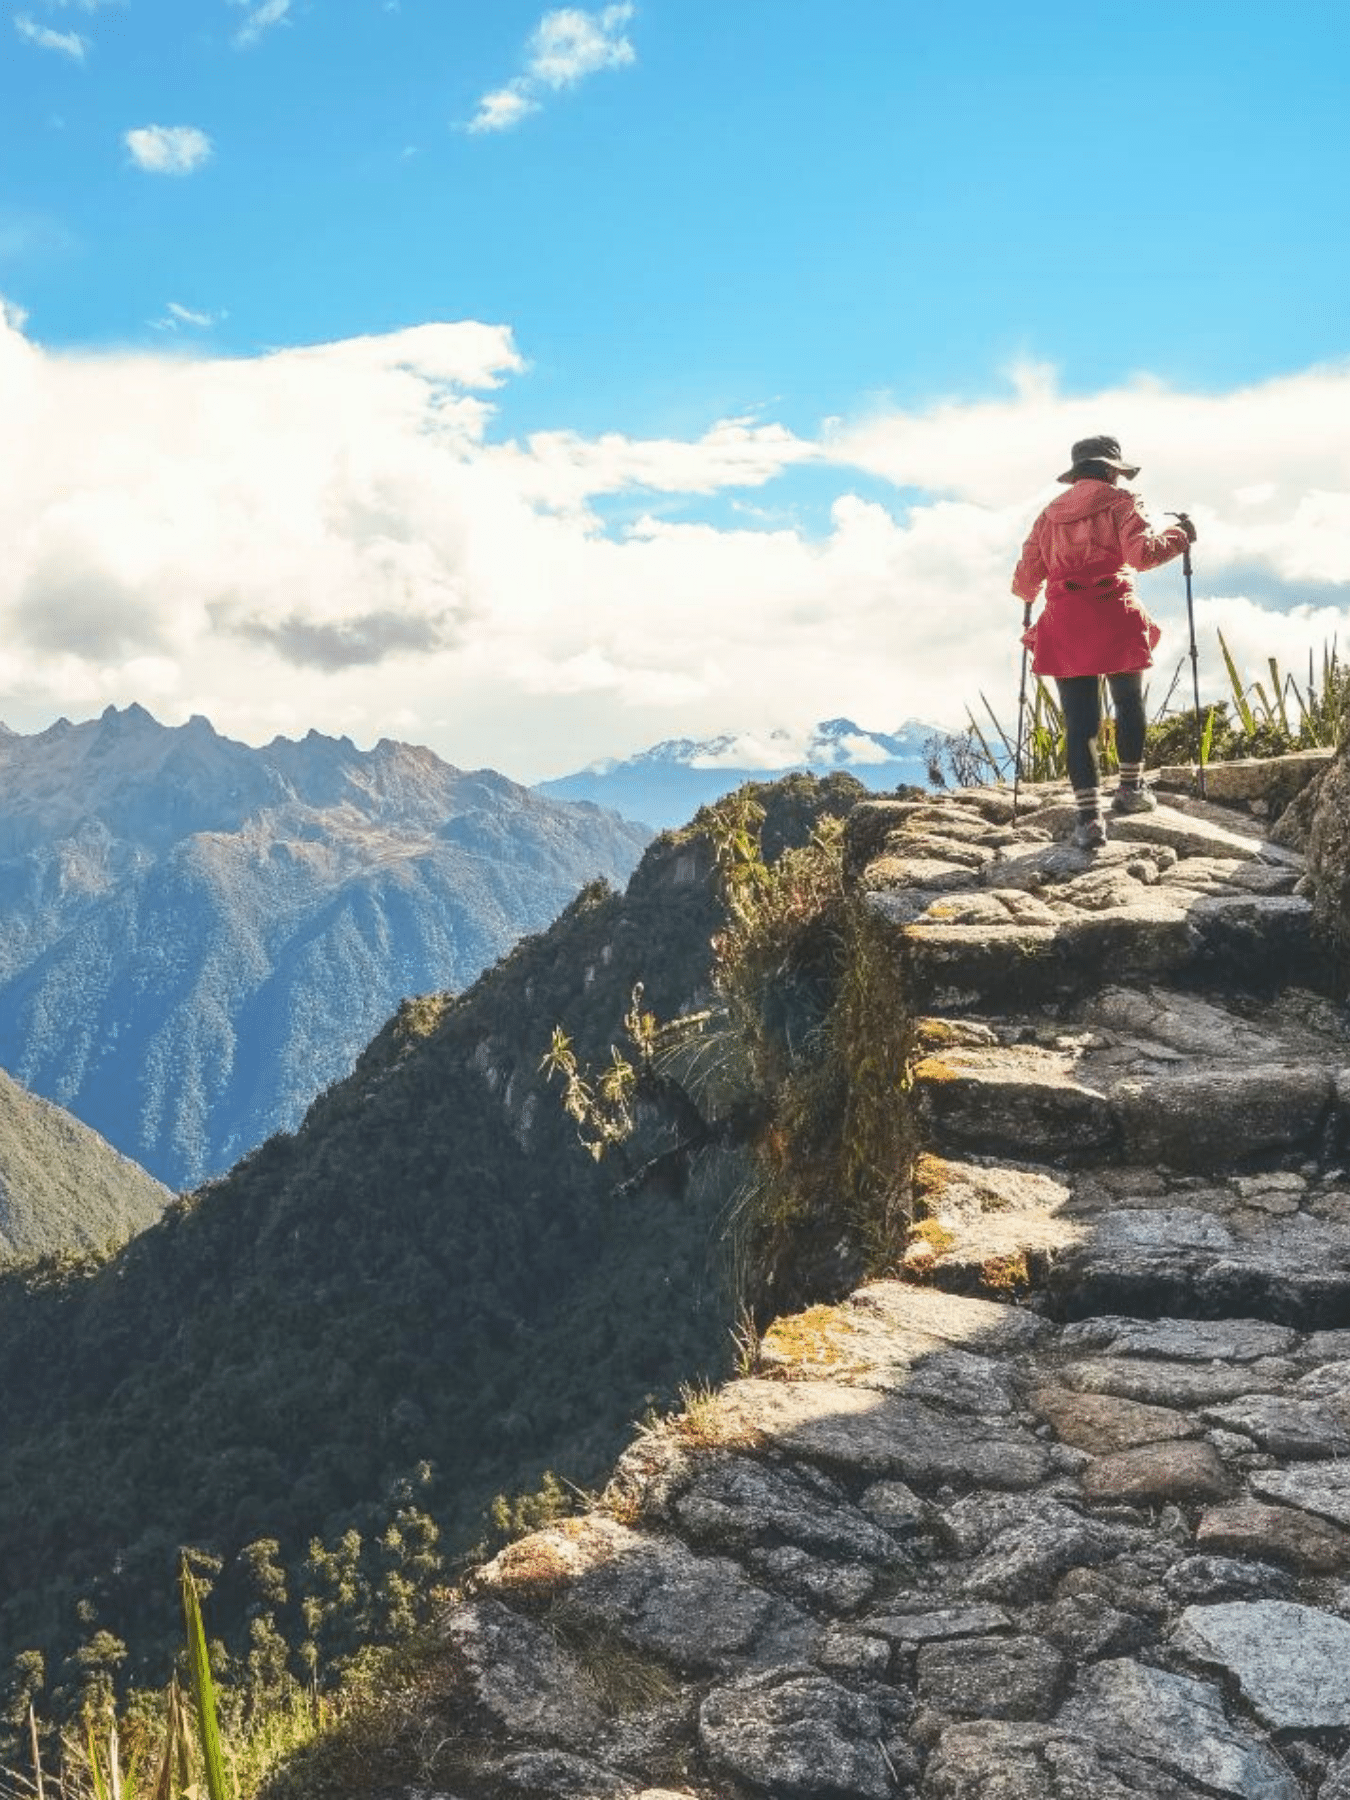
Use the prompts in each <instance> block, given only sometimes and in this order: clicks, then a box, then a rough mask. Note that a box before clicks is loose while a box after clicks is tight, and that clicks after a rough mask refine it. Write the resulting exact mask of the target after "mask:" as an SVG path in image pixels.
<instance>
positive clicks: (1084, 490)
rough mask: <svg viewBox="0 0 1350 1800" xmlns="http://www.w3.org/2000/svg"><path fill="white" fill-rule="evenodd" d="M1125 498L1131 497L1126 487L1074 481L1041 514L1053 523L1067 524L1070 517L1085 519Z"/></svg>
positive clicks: (1104, 482)
mask: <svg viewBox="0 0 1350 1800" xmlns="http://www.w3.org/2000/svg"><path fill="white" fill-rule="evenodd" d="M1127 498H1132V496H1131V495H1130V490H1129V489H1128V488H1119V487H1113V486H1112V484H1111V483H1110V482H1109V481H1075V482H1074V484H1073V486H1072V487H1070V488H1065V490H1064V492H1063V493H1062V494H1060V495H1059V496H1058V498H1057V499H1054V500H1052V501H1051V502H1050V504H1049V506H1047V507H1046V509H1045V512H1044V514H1043V515H1042V516H1043V517H1044V518H1047V519H1049V520H1050V521H1051V523H1052V524H1054V525H1067V524H1068V522H1069V520H1070V519H1086V518H1088V517H1089V516H1090V515H1091V514H1092V513H1098V512H1105V511H1106V509H1107V508H1108V507H1110V506H1115V505H1117V504H1118V503H1119V502H1120V501H1121V500H1122V499H1127Z"/></svg>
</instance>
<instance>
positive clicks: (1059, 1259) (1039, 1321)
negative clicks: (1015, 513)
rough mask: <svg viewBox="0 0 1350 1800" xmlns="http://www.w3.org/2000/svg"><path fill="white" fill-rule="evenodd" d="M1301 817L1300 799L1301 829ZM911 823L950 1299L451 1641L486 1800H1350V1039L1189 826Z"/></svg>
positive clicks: (1234, 857) (895, 859)
mask: <svg viewBox="0 0 1350 1800" xmlns="http://www.w3.org/2000/svg"><path fill="white" fill-rule="evenodd" d="M1258 797H1259V795H1258ZM1031 799H1032V807H1031V810H1030V811H1029V812H1028V813H1027V814H1026V815H1025V816H1024V817H1023V818H1022V819H1021V820H1019V821H1018V822H1017V823H1016V824H1014V823H1013V821H1012V819H1011V809H1010V806H1009V804H1008V797H1007V796H1006V794H1004V793H1002V792H997V791H989V792H982V793H974V794H967V795H960V796H955V797H952V798H948V799H945V800H943V801H941V802H937V803H931V802H925V803H922V804H918V803H915V804H906V803H898V802H891V803H883V802H875V803H871V804H869V805H867V806H865V807H862V808H860V809H859V812H858V814H857V815H855V819H854V821H853V822H852V825H851V828H850V845H851V853H852V866H853V873H854V877H855V879H856V880H857V881H858V882H859V883H860V884H861V886H862V888H863V889H864V890H865V891H866V892H867V893H868V894H869V896H870V898H869V901H868V904H869V905H871V906H873V907H874V908H875V909H876V910H877V911H878V913H879V914H880V915H881V916H882V917H883V918H884V919H886V920H888V921H889V922H891V923H892V924H893V925H894V927H895V931H896V942H897V951H898V953H899V954H902V955H904V956H905V957H906V958H907V959H908V961H909V962H910V965H911V968H912V971H913V976H914V979H915V981H916V982H917V983H919V984H920V987H921V989H922V991H923V992H924V993H925V995H926V997H927V1004H928V1006H929V1009H930V1016H929V1017H928V1018H927V1020H926V1021H925V1025H924V1028H923V1032H922V1049H923V1054H922V1058H921V1060H920V1061H919V1063H918V1065H917V1067H916V1070H915V1079H916V1087H917V1092H918V1096H919V1100H920V1104H921V1106H922V1109H923V1115H924V1118H925V1120H926V1136H927V1140H928V1144H929V1152H928V1154H926V1155H925V1156H924V1157H923V1158H922V1160H921V1163H920V1167H919V1171H918V1181H919V1186H920V1190H921V1192H922V1195H923V1197H924V1198H925V1200H926V1202H927V1206H928V1210H929V1213H930V1221H929V1223H928V1225H926V1226H925V1227H924V1228H923V1230H922V1231H921V1232H920V1233H919V1234H917V1235H916V1238H915V1241H914V1244H913V1246H912V1247H911V1251H910V1253H909V1256H908V1257H907V1265H908V1272H909V1279H906V1280H893V1281H885V1282H877V1283H874V1284H872V1285H870V1286H868V1287H865V1288H863V1289H861V1290H860V1291H859V1292H857V1293H855V1294H854V1295H853V1296H851V1297H850V1298H849V1299H848V1300H847V1301H846V1302H844V1303H843V1304H842V1305H840V1306H836V1307H817V1308H814V1309H812V1310H811V1311H810V1312H808V1313H805V1314H803V1315H800V1316H799V1317H797V1318H795V1319H789V1320H784V1321H780V1322H779V1324H778V1325H777V1326H775V1327H774V1328H773V1329H772V1330H771V1331H770V1332H769V1333H768V1334H767V1336H766V1338H765V1340H764V1343H763V1345H762V1347H761V1351H760V1356H759V1361H758V1364H757V1367H756V1369H755V1371H754V1373H753V1374H751V1375H749V1376H747V1377H745V1378H744V1379H740V1380H737V1381H734V1382H732V1383H730V1384H729V1385H728V1386H727V1387H726V1388H724V1389H723V1390H721V1391H720V1392H719V1393H718V1394H717V1395H715V1396H709V1397H708V1398H707V1399H706V1400H703V1401H700V1402H698V1403H697V1404H696V1405H694V1406H693V1407H691V1408H690V1410H689V1412H688V1413H687V1414H686V1415H685V1418H684V1419H683V1421H681V1422H680V1423H678V1424H676V1425H670V1426H666V1427H663V1428H662V1429H659V1430H657V1431H654V1432H651V1433H648V1434H646V1435H644V1436H643V1437H642V1438H640V1439H639V1441H638V1442H637V1443H636V1444H635V1445H634V1446H633V1448H632V1449H631V1450H630V1451H629V1452H628V1453H627V1454H626V1456H625V1457H624V1458H623V1460H622V1462H621V1463H620V1465H619V1468H618V1470H617V1472H616V1474H615V1477H614V1480H613V1482H612V1484H611V1486H610V1488H609V1490H608V1492H607V1494H606V1496H605V1500H604V1503H603V1505H602V1506H601V1508H600V1509H599V1510H597V1511H596V1512H595V1513H593V1514H591V1515H590V1516H588V1517H586V1518H584V1519H579V1520H571V1521H568V1522H566V1523H565V1524H563V1525H560V1526H558V1527H555V1528H553V1529H550V1530H548V1531H545V1532H541V1533H536V1534H534V1535H533V1536H531V1537H528V1538H525V1539H523V1540H521V1541H520V1542H518V1543H516V1544H514V1545H512V1546H510V1547H509V1548H508V1549H507V1550H505V1551H504V1552H503V1553H502V1554H501V1555H500V1556H499V1557H498V1558H497V1559H496V1561H495V1562H494V1563H492V1564H490V1565H489V1566H488V1567H487V1568H486V1569H485V1570H483V1571H482V1572H481V1574H480V1575H479V1577H478V1578H477V1579H476V1581H475V1583H474V1585H473V1590H472V1592H471V1594H470V1595H469V1596H468V1597H467V1598H466V1599H465V1600H464V1601H463V1602H462V1603H461V1604H459V1605H457V1606H456V1607H455V1609H454V1610H453V1612H452V1613H451V1615H450V1617H449V1619H448V1621H447V1627H446V1629H447V1632H448V1636H449V1640H450V1642H451V1643H452V1645H453V1646H454V1654H455V1655H456V1656H457V1657H458V1658H459V1659H460V1667H461V1669H462V1674H463V1686H464V1691H465V1693H466V1695H467V1696H468V1697H469V1699H468V1701H467V1702H466V1707H465V1710H464V1713H463V1716H462V1717H461V1718H459V1719H458V1720H457V1721H456V1722H455V1723H454V1724H453V1725H451V1724H447V1733H448V1734H452V1735H453V1736H454V1739H455V1744H456V1750H455V1757H456V1761H457V1763H458V1765H459V1766H460V1767H461V1770H462V1774H461V1775H460V1776H457V1777H456V1784H457V1785H456V1788H455V1793H456V1795H457V1796H459V1797H460V1800H482V1797H484V1796H498V1795H508V1794H520V1795H524V1796H540V1797H541V1800H545V1797H548V1800H551V1797H553V1796H563V1795H576V1796H596V1797H603V1800H609V1797H611V1796H637V1795H645V1796H646V1800H659V1797H660V1796H662V1795H665V1796H669V1795H672V1794H682V1795H686V1796H705V1797H708V1800H711V1797H713V1796H717V1797H719V1800H745V1797H748V1796H752V1795H766V1794H767V1795H771V1796H783V1797H784V1800H789V1797H791V1800H855V1797H858V1800H889V1797H891V1796H902V1795H909V1796H914V1797H915V1800H1127V1797H1138V1800H1350V1176H1347V1173H1346V1169H1345V1168H1344V1166H1343V1165H1342V1160H1341V1159H1342V1156H1343V1154H1345V1151H1346V1141H1347V1130H1348V1129H1350V1033H1347V1028H1346V1021H1345V1016H1344V1013H1343V1012H1342V1010H1341V1009H1339V1008H1337V1007H1335V1006H1333V1005H1331V1004H1330V1003H1329V1002H1328V1001H1326V1000H1325V999H1323V998H1321V997H1319V996H1318V994H1317V993H1316V992H1315V991H1314V989H1313V988H1312V987H1310V986H1309V982H1310V981H1311V980H1314V979H1315V977H1316V973H1317V967H1316V957H1315V952H1314V951H1313V949H1312V946H1311V944H1310V940H1309V933H1308V908H1307V905H1306V902H1305V901H1304V900H1303V899H1302V898H1301V897H1300V895H1299V894H1298V892H1297V891H1296V890H1297V884H1298V879H1299V865H1298V859H1297V858H1296V857H1295V856H1294V855H1293V854H1292V853H1291V852H1289V851H1287V850H1284V849H1282V848H1280V847H1279V846H1277V845H1274V844H1270V843H1267V842H1265V841H1264V840H1263V839H1262V836H1261V827H1260V825H1259V823H1258V822H1256V821H1254V820H1253V819H1252V817H1251V816H1250V814H1249V813H1248V812H1245V811H1243V810H1233V811H1223V810H1220V809H1218V808H1213V807H1204V806H1200V805H1198V804H1197V803H1193V802H1187V801H1185V800H1184V799H1182V798H1180V797H1179V798H1178V802H1177V804H1176V805H1175V806H1169V807H1166V808H1164V809H1161V810H1160V811H1159V812H1158V813H1156V814H1153V815H1144V816H1140V817H1137V818H1133V819H1130V820H1128V821H1124V822H1122V824H1121V827H1120V829H1119V830H1118V831H1117V832H1116V833H1115V835H1114V841H1113V842H1112V843H1111V844H1110V845H1109V846H1108V848H1107V850H1106V851H1105V852H1102V853H1099V854H1097V855H1095V856H1091V855H1088V854H1086V853H1080V852H1074V851H1073V850H1071V849H1068V848H1067V847H1065V846H1064V845H1063V844H1062V843H1058V842H1056V841H1055V840H1054V837H1053V835H1052V834H1053V833H1054V832H1055V831H1056V830H1058V829H1062V828H1063V825H1064V824H1065V822H1066V819H1065V813H1064V809H1063V808H1062V807H1061V806H1060V805H1059V804H1058V797H1057V795H1056V794H1055V793H1054V792H1053V791H1051V792H1048V793H1047V792H1038V793H1036V794H1034V795H1033V796H1032V797H1031Z"/></svg>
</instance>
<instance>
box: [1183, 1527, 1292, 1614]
mask: <svg viewBox="0 0 1350 1800" xmlns="http://www.w3.org/2000/svg"><path fill="white" fill-rule="evenodd" d="M1244 1504H1247V1503H1246V1502H1243V1501H1239V1502H1238V1505H1239V1506H1241V1505H1244ZM1215 1510H1218V1509H1215ZM1208 1516H1209V1515H1208V1514H1207V1515H1206V1517H1208ZM1292 1585H1293V1584H1292V1583H1291V1581H1290V1579H1289V1577H1288V1575H1286V1574H1285V1572H1284V1570H1283V1569H1276V1568H1273V1567H1272V1566H1271V1564H1270V1563H1265V1562H1246V1561H1243V1562H1238V1561H1236V1560H1235V1559H1234V1558H1233V1557H1231V1556H1185V1557H1183V1558H1182V1560H1181V1561H1180V1562H1179V1563H1174V1564H1173V1565H1172V1567H1171V1568H1170V1569H1169V1570H1168V1571H1167V1573H1166V1575H1164V1577H1163V1587H1164V1588H1165V1589H1166V1591H1167V1594H1168V1597H1169V1599H1172V1600H1175V1601H1177V1602H1178V1603H1179V1604H1181V1605H1183V1606H1192V1605H1194V1604H1195V1603H1196V1602H1197V1601H1209V1600H1258V1599H1259V1600H1278V1599H1283V1598H1284V1596H1285V1595H1286V1594H1287V1593H1288V1592H1289V1591H1290V1589H1291V1587H1292Z"/></svg>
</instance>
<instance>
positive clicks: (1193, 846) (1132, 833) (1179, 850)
mask: <svg viewBox="0 0 1350 1800" xmlns="http://www.w3.org/2000/svg"><path fill="white" fill-rule="evenodd" d="M1111 836H1112V838H1113V839H1114V840H1115V841H1116V842H1117V843H1136V844H1164V845H1166V846H1167V848H1168V849H1169V850H1174V851H1175V852H1176V854H1177V855H1178V856H1179V857H1187V856H1223V857H1228V858H1230V859H1232V860H1234V861H1237V862H1249V861H1250V862H1256V861H1265V862H1273V863H1284V862H1287V861H1288V860H1289V859H1290V852H1289V851H1287V850H1280V849H1278V848H1276V847H1275V846H1274V845H1270V844H1265V843H1263V842H1262V841H1261V840H1260V839H1259V838H1253V837H1251V836H1249V835H1248V834H1247V833H1246V832H1243V831H1231V830H1228V829H1227V828H1226V827H1225V826H1223V825H1216V824H1212V823H1211V822H1210V821H1209V820H1208V819H1204V818H1199V817H1196V816H1194V815H1188V814H1186V813H1180V812H1177V811H1175V810H1174V809H1173V808H1172V807H1170V806H1160V807H1159V808H1158V810H1157V812H1152V813H1130V814H1127V815H1126V817H1124V818H1113V819H1112V820H1111Z"/></svg>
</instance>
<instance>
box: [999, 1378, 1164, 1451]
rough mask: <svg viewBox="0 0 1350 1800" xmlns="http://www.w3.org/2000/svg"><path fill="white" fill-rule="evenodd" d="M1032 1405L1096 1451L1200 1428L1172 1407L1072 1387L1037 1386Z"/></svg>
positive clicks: (1063, 1435)
mask: <svg viewBox="0 0 1350 1800" xmlns="http://www.w3.org/2000/svg"><path fill="white" fill-rule="evenodd" d="M1031 1409H1032V1411H1033V1412H1036V1413H1039V1414H1040V1416H1041V1418H1043V1419H1048V1420H1049V1422H1050V1424H1051V1425H1053V1426H1054V1428H1055V1431H1056V1433H1057V1434H1058V1436H1059V1437H1060V1439H1061V1440H1062V1441H1063V1442H1064V1443H1068V1444H1073V1445H1076V1446H1077V1447H1078V1448H1079V1449H1081V1450H1090V1451H1091V1452H1092V1453H1093V1454H1094V1455H1101V1454H1102V1453H1103V1452H1106V1451H1112V1450H1128V1449H1131V1448H1133V1447H1134V1446H1135V1445H1137V1444H1154V1443H1158V1442H1160V1441H1162V1440H1164V1439H1168V1438H1184V1437H1194V1436H1195V1435H1196V1434H1197V1433H1198V1431H1199V1426H1198V1425H1197V1424H1196V1422H1195V1420H1194V1419H1189V1418H1187V1416H1186V1415H1185V1413H1179V1412H1174V1411H1172V1409H1171V1408H1170V1407H1165V1406H1144V1405H1141V1404H1140V1402H1139V1401H1137V1400H1120V1399H1117V1398H1116V1397H1115V1396H1114V1395H1111V1394H1078V1393H1075V1392H1074V1391H1073V1390H1072V1389H1071V1388H1037V1390H1036V1392H1035V1393H1034V1394H1033V1395H1032V1396H1031Z"/></svg>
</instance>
